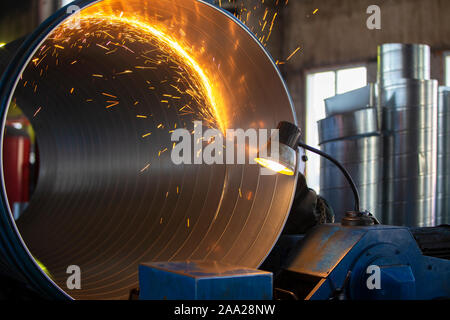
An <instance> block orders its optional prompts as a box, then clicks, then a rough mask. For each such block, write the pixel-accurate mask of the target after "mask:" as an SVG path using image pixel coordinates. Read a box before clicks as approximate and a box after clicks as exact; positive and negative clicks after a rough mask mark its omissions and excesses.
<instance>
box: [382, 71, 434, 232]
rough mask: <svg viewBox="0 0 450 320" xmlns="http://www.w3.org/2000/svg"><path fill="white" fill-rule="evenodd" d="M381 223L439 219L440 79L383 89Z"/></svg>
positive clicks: (410, 223)
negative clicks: (438, 147)
mask: <svg viewBox="0 0 450 320" xmlns="http://www.w3.org/2000/svg"><path fill="white" fill-rule="evenodd" d="M380 102H381V106H382V110H383V111H382V113H383V134H384V159H385V164H384V169H383V171H384V173H383V181H384V182H383V185H384V195H383V197H384V200H383V204H384V207H383V222H384V223H386V224H393V225H407V226H431V225H434V224H435V223H436V216H435V192H436V189H435V187H436V152H437V128H436V124H437V81H435V80H416V79H397V81H396V82H391V84H389V85H386V86H384V87H382V88H381V96H380Z"/></svg>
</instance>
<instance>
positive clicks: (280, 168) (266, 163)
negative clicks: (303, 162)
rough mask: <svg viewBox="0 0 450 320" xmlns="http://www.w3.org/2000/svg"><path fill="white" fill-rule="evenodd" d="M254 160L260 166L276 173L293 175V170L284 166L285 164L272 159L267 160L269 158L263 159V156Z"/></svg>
mask: <svg viewBox="0 0 450 320" xmlns="http://www.w3.org/2000/svg"><path fill="white" fill-rule="evenodd" d="M255 161H256V162H257V163H258V164H259V165H260V166H262V167H264V168H267V169H270V170H272V171H275V172H277V173H281V174H284V175H287V176H293V175H294V171H293V170H291V169H289V168H288V167H286V166H285V165H283V164H281V163H279V162H276V161H273V160H269V159H265V158H255Z"/></svg>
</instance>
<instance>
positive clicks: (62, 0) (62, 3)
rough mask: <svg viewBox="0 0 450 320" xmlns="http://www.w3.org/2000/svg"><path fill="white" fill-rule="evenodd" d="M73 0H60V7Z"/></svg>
mask: <svg viewBox="0 0 450 320" xmlns="http://www.w3.org/2000/svg"><path fill="white" fill-rule="evenodd" d="M73 1H74V0H61V2H60V3H61V7H64V6H65V5H68V4H69V3H71V2H73Z"/></svg>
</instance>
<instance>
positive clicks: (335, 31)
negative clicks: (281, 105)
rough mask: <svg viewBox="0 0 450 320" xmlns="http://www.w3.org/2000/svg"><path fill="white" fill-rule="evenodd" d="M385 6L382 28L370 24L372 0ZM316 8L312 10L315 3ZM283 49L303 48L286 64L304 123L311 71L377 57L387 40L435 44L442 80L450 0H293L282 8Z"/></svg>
mask: <svg viewBox="0 0 450 320" xmlns="http://www.w3.org/2000/svg"><path fill="white" fill-rule="evenodd" d="M372 4H376V5H378V6H379V7H380V8H381V27H382V28H381V30H369V29H368V28H367V27H366V20H367V18H368V17H369V15H368V14H367V13H366V10H367V7H368V6H369V5H372ZM316 8H317V9H319V11H318V12H317V13H316V14H314V15H313V14H312V13H313V11H314V10H315V9H316ZM282 11H283V12H282V13H281V17H282V21H281V24H282V29H283V31H282V33H281V37H282V41H281V42H282V44H283V47H282V51H281V52H282V53H281V54H282V55H283V56H284V57H287V56H289V54H290V53H291V52H292V51H293V50H294V49H295V48H297V47H298V46H300V47H301V51H300V52H299V53H298V54H297V55H296V56H294V57H293V58H292V59H291V60H290V61H289V62H288V63H287V64H286V65H283V66H281V69H282V72H283V74H284V75H285V78H286V81H287V82H288V86H289V88H290V91H291V94H292V96H293V99H294V103H295V106H296V110H297V115H298V117H299V121H300V123H304V118H305V112H304V110H305V73H306V72H307V71H308V70H314V69H316V68H326V67H332V66H333V67H334V66H339V65H346V64H353V63H368V62H370V63H371V72H369V73H370V75H371V78H372V79H373V78H374V71H375V70H374V66H375V64H376V54H377V46H378V45H379V44H382V43H387V42H402V43H425V44H429V45H431V46H432V53H433V61H432V77H433V78H435V79H438V80H440V81H441V82H442V80H443V61H442V53H443V52H444V51H446V50H450V18H449V14H450V1H449V0H290V1H289V3H288V6H287V7H286V8H285V9H283V10H282Z"/></svg>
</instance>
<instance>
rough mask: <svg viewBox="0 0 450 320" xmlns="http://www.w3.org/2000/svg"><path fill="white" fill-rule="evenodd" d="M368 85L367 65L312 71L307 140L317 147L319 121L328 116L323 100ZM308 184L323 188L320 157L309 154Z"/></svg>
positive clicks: (308, 81) (312, 186)
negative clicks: (321, 185)
mask: <svg viewBox="0 0 450 320" xmlns="http://www.w3.org/2000/svg"><path fill="white" fill-rule="evenodd" d="M365 85H367V68H366V67H352V68H339V69H331V70H327V71H321V72H311V73H308V74H307V77H306V143H307V144H309V145H311V146H313V147H316V148H318V147H319V135H318V132H317V121H319V120H321V119H323V118H325V102H324V99H327V98H330V97H332V96H334V95H336V94H341V93H345V92H348V91H351V90H354V89H358V88H361V87H364V86H365ZM308 158H309V161H308V163H307V165H306V178H307V181H308V186H309V187H310V188H313V189H314V190H316V191H317V192H319V191H320V190H319V189H320V157H319V156H317V155H314V154H311V153H309V154H308Z"/></svg>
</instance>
